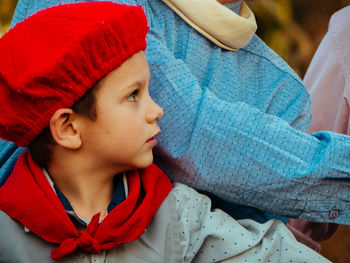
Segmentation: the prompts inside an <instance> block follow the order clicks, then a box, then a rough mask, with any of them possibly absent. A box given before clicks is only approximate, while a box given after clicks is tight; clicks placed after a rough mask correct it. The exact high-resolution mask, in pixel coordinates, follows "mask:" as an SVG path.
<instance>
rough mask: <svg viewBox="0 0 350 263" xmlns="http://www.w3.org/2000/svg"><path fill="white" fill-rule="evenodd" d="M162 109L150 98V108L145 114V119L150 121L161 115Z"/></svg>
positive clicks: (157, 118)
mask: <svg viewBox="0 0 350 263" xmlns="http://www.w3.org/2000/svg"><path fill="white" fill-rule="evenodd" d="M163 114H164V112H163V109H162V108H161V107H160V106H159V105H158V104H157V103H155V102H154V101H153V100H152V99H151V103H150V108H149V111H148V114H147V117H146V118H147V121H148V122H150V123H152V122H154V121H157V120H159V119H160V118H161V117H162V116H163Z"/></svg>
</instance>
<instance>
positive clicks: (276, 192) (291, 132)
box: [1, 0, 350, 224]
mask: <svg viewBox="0 0 350 263" xmlns="http://www.w3.org/2000/svg"><path fill="white" fill-rule="evenodd" d="M69 2H74V1H69ZM117 2H121V3H129V4H132V3H138V4H142V5H144V6H145V11H146V13H147V16H148V18H149V20H150V25H151V30H150V34H149V37H148V48H147V52H146V53H147V56H148V60H149V63H150V69H151V73H152V77H151V83H150V91H151V95H152V96H153V98H154V99H155V101H156V102H158V103H159V104H160V105H161V106H162V107H163V108H164V112H165V115H164V117H163V118H162V119H161V120H160V122H159V124H160V127H161V128H162V134H161V135H160V136H159V146H158V147H157V149H156V151H155V162H156V164H157V165H159V166H160V167H161V168H162V169H163V170H164V171H165V173H166V174H167V175H169V176H170V177H171V178H172V179H173V180H174V181H179V182H182V183H185V184H188V185H190V186H193V187H195V188H197V189H200V190H203V191H208V192H211V193H214V194H215V195H216V196H219V197H220V198H223V199H225V200H227V201H231V202H235V203H238V204H246V205H250V206H254V207H258V208H260V209H262V210H265V211H268V212H271V213H274V214H276V215H282V216H288V217H301V218H305V219H309V220H313V221H329V222H333V223H342V224H350V211H349V200H350V191H349V189H350V187H349V186H350V180H349V179H350V176H349V174H350V163H349V162H348V161H347V160H348V158H349V156H350V140H349V138H348V137H346V136H343V135H338V134H334V133H330V132H320V133H317V134H314V135H312V136H310V135H307V134H306V133H304V132H306V131H307V129H308V126H309V123H310V119H311V115H310V98H309V95H308V93H307V91H306V90H305V88H304V86H303V84H302V82H301V81H300V79H299V78H298V77H297V76H296V74H295V73H294V72H293V71H292V70H291V69H290V68H289V67H288V66H287V65H286V64H285V63H284V62H283V61H282V60H281V59H280V58H279V57H278V56H277V55H276V54H275V53H274V52H273V51H271V50H270V49H269V48H268V47H267V46H266V45H265V44H264V43H263V42H262V41H261V40H260V39H259V38H258V37H256V36H255V37H253V39H252V40H251V41H250V43H249V44H248V45H247V46H246V47H245V48H243V49H240V50H239V51H237V52H229V51H225V50H222V49H220V48H219V47H217V46H215V45H214V44H212V43H211V42H209V41H208V40H206V39H205V38H203V37H202V36H201V35H199V34H198V33H197V32H196V31H195V30H193V29H192V28H190V27H189V26H188V25H187V24H186V23H185V22H184V21H183V20H181V19H180V18H179V17H178V16H177V15H175V14H174V13H173V12H172V11H171V10H170V9H169V8H168V7H167V6H165V5H164V4H163V3H162V2H161V1H160V0H150V1H146V0H140V1H132V0H124V1H117ZM57 3H58V1H57V0H54V1H33V0H32V1H31V0H20V1H19V3H18V7H17V10H16V13H15V17H14V21H13V23H16V22H18V21H20V20H23V19H24V18H25V17H27V16H29V15H30V14H32V13H33V12H35V11H36V10H37V9H42V8H44V7H47V6H50V5H53V4H57ZM293 127H294V128H293ZM297 129H298V130H297ZM2 144H3V142H2ZM5 149H6V147H5ZM5 154H6V152H5ZM1 160H2V162H4V161H5V162H6V158H3V157H1ZM10 161H11V159H10ZM10 166H11V165H10V164H8V163H6V164H5V166H3V168H1V170H2V173H3V174H2V176H6V173H7V174H8V172H9V171H10V168H9V167H10ZM3 170H5V172H4V171H3ZM2 181H4V179H2ZM334 210H337V211H339V217H338V218H330V217H329V213H330V211H334ZM233 212H234V213H235V212H236V211H233ZM237 214H238V215H239V214H240V210H239V209H238V208H237ZM253 218H254V217H253Z"/></svg>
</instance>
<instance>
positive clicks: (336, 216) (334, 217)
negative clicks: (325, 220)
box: [329, 210, 339, 219]
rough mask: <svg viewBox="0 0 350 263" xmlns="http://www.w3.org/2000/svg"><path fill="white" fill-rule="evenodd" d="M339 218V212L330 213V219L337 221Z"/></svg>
mask: <svg viewBox="0 0 350 263" xmlns="http://www.w3.org/2000/svg"><path fill="white" fill-rule="evenodd" d="M338 217H339V211H338V210H331V211H330V212H329V218H330V219H336V218H338Z"/></svg>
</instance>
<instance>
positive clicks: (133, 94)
mask: <svg viewBox="0 0 350 263" xmlns="http://www.w3.org/2000/svg"><path fill="white" fill-rule="evenodd" d="M138 92H139V91H138V90H134V91H133V92H132V93H131V94H130V95H129V97H128V101H131V102H135V101H136V95H137V93H138Z"/></svg>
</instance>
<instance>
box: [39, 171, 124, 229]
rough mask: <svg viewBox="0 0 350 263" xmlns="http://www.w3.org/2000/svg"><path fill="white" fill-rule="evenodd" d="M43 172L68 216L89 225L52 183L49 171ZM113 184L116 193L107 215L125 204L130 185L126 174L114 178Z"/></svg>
mask: <svg viewBox="0 0 350 263" xmlns="http://www.w3.org/2000/svg"><path fill="white" fill-rule="evenodd" d="M42 170H43V173H44V175H45V177H46V179H47V180H48V182H49V184H50V185H51V187H52V189H53V190H54V191H55V193H56V195H57V197H58V199H59V200H60V202H61V203H62V205H63V207H64V209H65V210H66V212H67V214H69V215H70V216H73V217H74V218H75V219H77V220H78V221H79V222H80V223H82V224H83V225H88V224H89V222H88V221H86V220H84V219H81V218H79V217H78V215H77V214H76V213H75V211H74V209H73V207H72V205H71V204H70V202H69V201H68V199H67V198H66V196H65V195H64V194H63V193H62V192H61V191H60V189H59V188H58V186H57V185H55V184H54V182H53V181H52V179H51V177H50V175H49V173H48V171H47V170H46V169H45V168H42ZM113 183H114V192H113V196H112V200H111V202H110V203H109V205H108V207H107V213H106V215H107V214H108V213H109V212H110V211H112V209H114V208H115V207H116V206H117V205H119V204H120V203H121V202H123V201H124V200H125V199H126V197H127V189H128V184H127V179H126V175H125V173H124V174H123V175H122V176H121V174H119V175H116V176H114V180H113Z"/></svg>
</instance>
